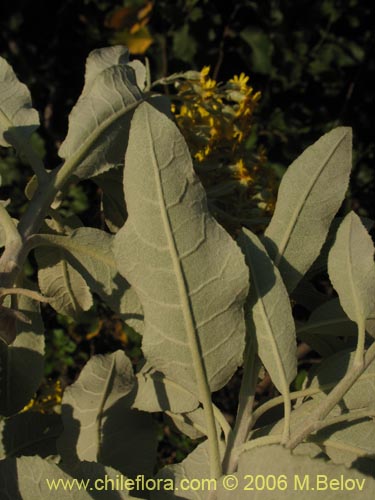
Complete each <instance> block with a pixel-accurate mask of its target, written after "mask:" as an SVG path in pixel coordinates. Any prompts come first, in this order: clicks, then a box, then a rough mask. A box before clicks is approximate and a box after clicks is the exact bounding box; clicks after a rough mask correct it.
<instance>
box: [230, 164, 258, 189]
mask: <svg viewBox="0 0 375 500" xmlns="http://www.w3.org/2000/svg"><path fill="white" fill-rule="evenodd" d="M234 177H235V178H236V179H238V180H239V181H240V184H242V185H243V186H248V185H249V184H251V183H252V182H253V178H252V176H251V175H250V173H249V171H248V169H247V167H246V165H245V162H244V160H243V158H240V159H239V160H238V161H237V163H236V165H235V171H234Z"/></svg>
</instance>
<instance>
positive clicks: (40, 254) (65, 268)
mask: <svg viewBox="0 0 375 500" xmlns="http://www.w3.org/2000/svg"><path fill="white" fill-rule="evenodd" d="M35 256H36V259H37V262H38V283H39V287H40V290H41V291H42V293H43V294H44V295H45V296H46V297H48V299H49V303H50V305H51V306H52V307H53V308H54V309H55V310H56V311H57V312H59V313H60V314H64V315H66V316H71V317H72V318H78V317H79V316H80V314H81V313H82V312H83V311H87V310H89V309H90V307H91V306H92V305H93V299H92V295H91V292H90V289H89V287H88V286H87V283H86V281H85V280H84V279H83V278H82V276H81V275H80V273H79V272H78V271H76V270H75V269H74V267H73V266H72V265H71V264H70V263H69V262H68V260H67V258H66V254H65V252H64V251H62V250H60V249H57V250H56V248H38V249H37V250H36V252H35Z"/></svg>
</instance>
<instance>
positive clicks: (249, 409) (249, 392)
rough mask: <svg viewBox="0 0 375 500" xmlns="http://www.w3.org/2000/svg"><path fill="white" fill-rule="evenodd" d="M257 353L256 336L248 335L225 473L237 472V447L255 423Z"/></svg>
mask: <svg viewBox="0 0 375 500" xmlns="http://www.w3.org/2000/svg"><path fill="white" fill-rule="evenodd" d="M256 353H257V349H256V342H255V338H254V336H250V335H248V337H247V342H246V349H245V355H244V359H245V362H244V370H243V376H242V382H241V388H240V394H239V404H238V412H237V418H236V423H235V426H234V429H233V431H232V432H231V434H230V436H229V440H228V444H227V448H226V452H225V456H224V460H223V471H224V473H225V474H232V473H233V472H235V470H236V468H237V464H238V454H237V449H238V447H239V446H240V445H242V444H243V443H244V442H245V441H246V439H247V436H248V434H249V431H250V429H251V425H252V423H253V406H254V399H255V388H256V383H257V380H258V373H259V368H260V362H259V359H258V357H257V355H256Z"/></svg>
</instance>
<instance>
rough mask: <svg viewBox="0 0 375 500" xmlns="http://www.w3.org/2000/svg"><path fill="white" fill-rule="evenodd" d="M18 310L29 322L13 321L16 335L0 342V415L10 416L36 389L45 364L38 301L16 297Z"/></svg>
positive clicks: (23, 404) (27, 400)
mask: <svg viewBox="0 0 375 500" xmlns="http://www.w3.org/2000/svg"><path fill="white" fill-rule="evenodd" d="M17 301H18V310H19V311H20V312H21V313H23V314H25V315H26V316H27V317H28V318H29V319H30V320H31V322H30V324H26V323H23V322H21V321H18V320H17V321H16V333H17V336H16V338H15V340H14V342H13V343H12V344H11V345H9V346H8V345H6V344H5V343H4V342H0V414H1V415H5V416H9V415H13V414H15V413H17V412H18V411H20V410H22V408H23V407H24V406H25V405H27V403H28V402H29V401H30V399H31V398H32V397H33V396H34V394H35V392H36V390H37V389H38V387H39V385H40V382H41V380H42V376H43V366H44V358H43V355H44V335H43V333H44V328H43V322H42V318H41V316H40V312H39V304H37V303H36V302H35V301H33V300H32V299H30V298H28V297H25V296H20V297H19V298H17Z"/></svg>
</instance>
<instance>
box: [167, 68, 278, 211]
mask: <svg viewBox="0 0 375 500" xmlns="http://www.w3.org/2000/svg"><path fill="white" fill-rule="evenodd" d="M209 73H210V67H209V66H205V67H204V68H203V69H202V70H201V71H200V72H193V71H189V72H188V73H186V76H185V77H183V78H181V77H180V78H179V79H177V80H176V82H175V85H176V88H177V96H176V99H175V102H174V104H173V105H172V111H173V113H174V114H175V117H176V121H177V124H178V126H179V128H180V130H181V132H182V133H183V135H184V137H185V139H186V141H187V144H188V146H189V148H190V152H191V154H192V156H193V158H194V160H195V167H196V170H197V172H198V174H199V175H200V177H201V180H202V182H203V184H204V185H205V187H206V189H207V193H208V196H209V198H211V199H214V201H215V202H216V206H221V207H222V209H223V210H224V212H226V213H227V214H230V215H231V216H235V217H240V218H241V217H242V218H243V217H251V216H252V215H254V214H256V215H264V213H265V212H272V211H273V208H274V187H275V182H274V180H273V178H272V173H271V172H270V169H267V168H266V166H265V165H266V161H267V158H266V154H265V150H264V148H262V147H256V146H254V145H253V146H251V145H250V146H249V143H250V142H251V143H254V134H255V131H256V129H255V128H254V126H253V125H254V124H253V115H254V111H255V109H256V107H257V105H258V102H259V100H260V97H261V94H260V92H256V91H254V89H253V87H251V86H250V85H249V77H248V76H246V75H245V74H244V73H241V74H240V75H235V76H234V77H233V78H231V79H230V80H229V81H228V82H226V83H221V84H220V83H218V82H217V81H216V80H214V79H212V78H211V77H210V76H209ZM217 202H219V203H217Z"/></svg>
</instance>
